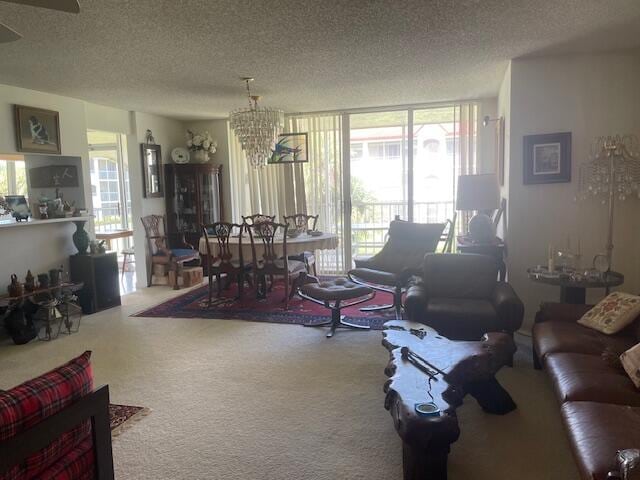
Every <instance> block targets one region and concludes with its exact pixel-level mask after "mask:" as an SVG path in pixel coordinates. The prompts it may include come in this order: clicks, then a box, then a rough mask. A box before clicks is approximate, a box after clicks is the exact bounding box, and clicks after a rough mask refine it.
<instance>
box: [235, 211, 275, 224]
mask: <svg viewBox="0 0 640 480" xmlns="http://www.w3.org/2000/svg"><path fill="white" fill-rule="evenodd" d="M275 221H276V216H275V215H265V214H264V213H253V214H251V215H247V216H246V217H245V216H244V215H242V223H243V225H248V226H251V225H255V224H256V223H261V222H275Z"/></svg>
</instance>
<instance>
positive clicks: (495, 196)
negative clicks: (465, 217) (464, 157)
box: [456, 173, 500, 243]
mask: <svg viewBox="0 0 640 480" xmlns="http://www.w3.org/2000/svg"><path fill="white" fill-rule="evenodd" d="M499 206H500V188H499V187H498V177H497V176H496V175H495V174H494V173H490V174H482V175H460V176H459V177H458V190H457V198H456V210H466V211H475V212H476V214H475V215H474V216H473V217H471V219H470V220H469V225H468V231H469V237H470V238H471V240H472V241H474V242H477V243H490V242H492V241H493V240H494V238H495V234H496V233H495V227H494V225H493V221H492V220H491V217H490V215H491V214H492V213H493V212H494V211H495V210H497V209H498V208H499Z"/></svg>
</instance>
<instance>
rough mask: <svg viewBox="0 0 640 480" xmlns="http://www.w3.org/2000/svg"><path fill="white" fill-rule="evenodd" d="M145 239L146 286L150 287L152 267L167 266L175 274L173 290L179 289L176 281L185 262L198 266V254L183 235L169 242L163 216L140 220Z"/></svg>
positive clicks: (148, 216)
mask: <svg viewBox="0 0 640 480" xmlns="http://www.w3.org/2000/svg"><path fill="white" fill-rule="evenodd" d="M140 220H141V221H142V225H143V226H144V231H145V235H146V237H147V286H148V287H150V286H151V280H152V278H153V266H154V265H168V266H169V269H170V270H171V271H173V272H175V284H174V286H173V289H174V290H178V288H180V287H179V286H178V279H179V278H180V277H181V276H182V267H183V265H184V264H185V263H186V262H194V263H196V264H200V253H199V252H198V250H195V249H194V248H193V246H192V245H190V244H188V243H187V242H186V241H185V239H184V236H183V235H180V238H178V239H177V240H174V241H170V239H169V236H168V235H167V221H166V218H165V216H164V215H147V216H146V217H142V218H141V219H140Z"/></svg>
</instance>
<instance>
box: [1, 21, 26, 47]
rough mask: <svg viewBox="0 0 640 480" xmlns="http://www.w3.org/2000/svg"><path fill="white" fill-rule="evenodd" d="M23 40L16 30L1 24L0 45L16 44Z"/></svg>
mask: <svg viewBox="0 0 640 480" xmlns="http://www.w3.org/2000/svg"><path fill="white" fill-rule="evenodd" d="M21 38H22V35H20V34H19V33H18V32H16V31H15V30H14V29H12V28H10V27H7V26H6V25H4V24H2V23H0V43H9V42H14V41H16V40H19V39H21Z"/></svg>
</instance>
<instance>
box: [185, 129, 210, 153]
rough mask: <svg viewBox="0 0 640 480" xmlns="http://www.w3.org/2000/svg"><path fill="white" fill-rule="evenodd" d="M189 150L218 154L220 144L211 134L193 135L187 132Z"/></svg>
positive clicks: (189, 131)
mask: <svg viewBox="0 0 640 480" xmlns="http://www.w3.org/2000/svg"><path fill="white" fill-rule="evenodd" d="M187 148H188V149H189V150H191V151H192V152H197V151H198V150H204V151H205V152H207V153H211V154H213V153H216V150H217V149H218V142H216V141H215V140H214V139H213V138H212V137H211V135H210V134H209V132H203V133H193V132H192V131H191V130H187Z"/></svg>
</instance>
